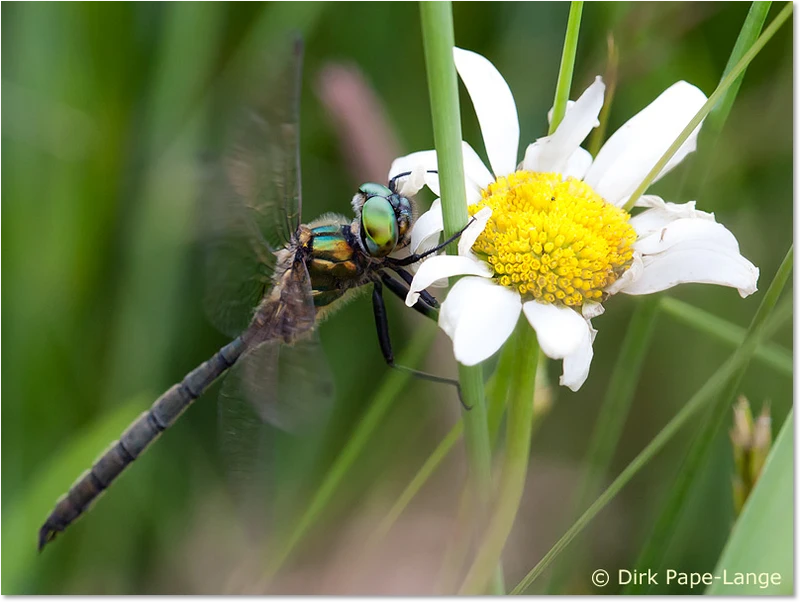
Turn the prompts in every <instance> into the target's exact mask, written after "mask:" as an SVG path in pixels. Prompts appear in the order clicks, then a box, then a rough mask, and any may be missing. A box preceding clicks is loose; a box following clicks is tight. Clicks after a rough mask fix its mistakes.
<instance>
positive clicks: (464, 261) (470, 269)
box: [406, 255, 493, 307]
mask: <svg viewBox="0 0 800 602" xmlns="http://www.w3.org/2000/svg"><path fill="white" fill-rule="evenodd" d="M461 274H468V275H473V276H483V277H484V278H489V277H491V276H492V274H493V272H492V269H491V268H490V267H489V266H488V265H487V264H485V263H484V262H482V261H478V260H476V259H473V258H472V257H462V256H460V255H436V256H435V257H431V258H430V259H427V260H426V261H423V262H422V265H420V266H419V269H418V270H417V273H416V274H414V279H413V280H412V281H411V286H410V287H409V291H408V295H406V305H408V306H409V307H411V306H412V305H414V303H416V302H417V300H418V299H419V292H420V291H422V290H425V289H426V288H428V287H429V286H430V285H431V283H433V282H436V281H437V280H439V279H440V278H449V277H450V276H458V275H461Z"/></svg>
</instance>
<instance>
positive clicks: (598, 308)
mask: <svg viewBox="0 0 800 602" xmlns="http://www.w3.org/2000/svg"><path fill="white" fill-rule="evenodd" d="M605 311H606V308H605V307H603V306H602V305H601V304H600V303H595V302H594V301H586V302H584V304H583V305H582V306H581V315H583V317H584V318H586V319H587V320H591V319H592V318H596V317H597V316H602V315H603V314H604V313H605Z"/></svg>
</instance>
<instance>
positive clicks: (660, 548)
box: [625, 246, 794, 594]
mask: <svg viewBox="0 0 800 602" xmlns="http://www.w3.org/2000/svg"><path fill="white" fill-rule="evenodd" d="M793 250H794V247H793V246H792V247H790V248H789V251H788V252H787V254H786V256H785V257H784V259H783V262H782V263H781V265H780V267H779V268H778V271H777V273H776V274H775V277H774V278H773V279H772V283H771V284H770V286H769V289H767V292H766V294H765V295H764V299H762V301H761V304H760V305H759V307H758V310H757V311H756V314H755V316H753V320H752V322H751V323H750V327H749V328H748V329H747V336H746V337H745V343H748V342H749V341H750V340H752V338H753V336H754V333H755V332H757V331H758V329H760V328H761V327H762V326H763V324H764V322H765V321H766V319H767V318H768V317H769V315H770V314H771V313H772V311H773V310H774V309H775V304H776V303H777V302H778V298H779V297H780V295H781V293H782V292H783V289H784V287H785V285H786V282H787V281H788V280H789V276H790V274H791V273H792V266H793V263H794V252H793ZM748 363H749V358H748V360H745V361H744V362H743V363H742V364H741V366H739V367H738V368H737V370H736V371H735V372H734V373H733V374H732V376H731V378H730V379H729V381H728V383H727V384H726V386H725V387H724V389H723V390H722V392H721V393H720V394H719V395H717V396H716V399H715V402H714V404H713V405H712V407H711V409H710V410H709V414H708V416H707V419H706V421H705V423H704V424H703V426H702V427H701V429H700V432H699V433H698V434H697V436H696V437H695V439H694V441H693V442H692V445H691V447H690V448H689V451H688V452H687V454H686V458H685V459H684V461H683V464H682V466H681V469H680V471H679V472H678V475H677V477H676V478H675V482H674V483H673V485H672V487H670V488H669V494H668V496H669V497H668V498H667V501H666V502H665V504H664V506H663V509H662V510H661V513H660V514H659V516H658V519H657V520H656V523H655V526H654V527H653V531H652V533H651V535H650V537H649V538H648V539H647V541H646V543H645V545H644V547H643V548H642V551H641V553H640V554H639V558H638V559H637V562H636V569H637V570H641V569H643V568H653V569H658V568H660V567H661V565H662V564H663V563H664V559H665V558H666V555H667V551H668V550H669V546H670V544H671V543H672V537H673V535H674V533H675V531H676V528H677V525H678V522H679V521H680V520H681V517H682V516H683V509H684V507H685V505H686V499H687V498H688V496H689V493H690V491H691V489H692V486H693V485H694V483H695V481H696V479H697V476H698V475H699V474H700V470H701V469H702V467H703V466H705V463H706V461H707V458H708V454H709V451H710V449H711V446H712V444H713V442H714V440H715V438H716V436H717V433H718V432H719V429H720V428H721V426H722V424H723V423H724V422H725V419H726V417H727V416H728V411H729V409H730V407H731V405H732V403H733V399H734V397H735V396H736V394H737V393H738V391H739V386H740V385H741V382H742V378H743V377H744V373H745V371H746V370H747V365H748ZM647 589H649V588H648V587H647V586H646V585H628V586H627V587H626V589H625V593H631V594H637V593H644V592H645V590H647Z"/></svg>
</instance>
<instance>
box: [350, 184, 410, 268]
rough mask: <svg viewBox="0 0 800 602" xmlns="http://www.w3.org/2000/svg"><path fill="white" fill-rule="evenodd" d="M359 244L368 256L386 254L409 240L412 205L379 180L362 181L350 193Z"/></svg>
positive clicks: (382, 255) (384, 255)
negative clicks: (353, 194) (356, 188)
mask: <svg viewBox="0 0 800 602" xmlns="http://www.w3.org/2000/svg"><path fill="white" fill-rule="evenodd" d="M353 209H354V210H355V212H356V216H357V219H358V220H359V222H360V223H359V226H360V228H359V229H360V231H361V246H362V247H363V249H364V251H365V252H366V253H367V254H368V255H370V256H371V257H386V256H387V255H389V254H390V253H391V252H392V251H394V250H395V249H397V248H400V247H404V246H406V245H407V244H408V243H409V233H410V230H411V222H412V221H413V219H414V209H413V206H412V204H411V201H409V200H408V199H407V198H406V197H404V196H402V195H401V194H399V193H398V192H396V191H394V190H391V189H390V188H387V187H386V186H384V185H382V184H375V183H372V182H368V183H366V184H363V185H361V187H360V188H359V189H358V193H356V195H355V196H354V197H353Z"/></svg>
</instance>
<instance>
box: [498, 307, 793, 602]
mask: <svg viewBox="0 0 800 602" xmlns="http://www.w3.org/2000/svg"><path fill="white" fill-rule="evenodd" d="M791 316H792V303H791V300H790V299H786V300H784V301H783V302H782V303H781V304H780V305H779V306H778V307H777V308H776V310H775V311H774V312H773V313H772V315H771V316H770V317H769V319H768V320H767V321H766V322H764V323H763V324H760V325H759V327H758V328H756V329H755V331H754V332H753V336H752V337H750V338H749V339H748V340H747V341H745V342H744V343H743V344H742V346H741V347H739V348H738V349H737V350H736V351H735V352H734V353H733V355H732V356H731V357H730V358H728V360H727V361H725V363H724V364H723V365H722V366H720V368H719V369H717V371H716V372H714V374H713V375H711V377H710V378H709V379H708V380H707V381H706V382H705V384H704V385H703V386H702V387H700V389H699V390H698V391H697V392H696V393H695V394H694V395H693V396H692V397H691V399H689V401H688V402H687V403H686V404H685V405H684V406H683V408H681V410H680V411H679V412H678V413H677V414H676V415H675V416H674V417H673V418H672V420H670V421H669V422H668V423H667V424H666V426H664V428H663V429H661V431H660V432H659V433H658V434H657V435H656V436H655V437H654V438H653V440H652V441H650V443H648V444H647V446H646V447H645V448H644V449H643V450H642V451H641V452H639V454H638V455H637V456H636V457H635V458H634V459H633V460H632V461H631V463H630V464H628V466H626V467H625V469H624V470H623V471H622V472H621V473H620V475H619V476H618V477H617V478H616V479H614V481H613V482H612V483H611V484H610V485H609V486H608V487H607V488H606V489H605V491H603V493H602V494H600V496H599V497H598V498H597V499H596V500H595V501H594V502H593V503H592V505H591V506H589V508H587V509H586V511H585V512H584V513H583V514H582V515H581V517H580V518H579V519H578V520H577V521H575V523H574V524H573V525H572V526H571V527H570V528H569V529H567V531H566V532H565V533H564V535H562V536H561V538H560V539H559V540H558V541H557V542H556V544H555V545H554V546H553V547H552V548H550V550H549V551H548V552H547V553H546V554H545V555H544V557H543V558H542V559H541V560H540V561H539V562H538V564H536V566H534V567H533V568H532V569H531V570H530V572H528V574H527V575H525V577H524V578H523V579H522V581H520V582H519V583H518V584H517V586H516V587H515V588H514V589H513V590H512V591H511V593H512V594H522V593H524V592H525V590H527V589H528V588H529V587H530V586H531V584H532V583H533V582H534V581H535V580H536V579H537V578H538V577H539V576H541V574H542V573H543V572H544V571H545V570H546V569H547V567H548V566H550V564H551V563H552V562H553V560H555V559H556V558H557V557H558V555H559V554H561V552H563V551H564V549H565V548H566V547H567V546H568V545H569V544H570V543H571V542H572V540H573V539H575V537H577V536H578V535H579V534H580V533H581V532H582V531H583V529H584V528H586V526H587V525H588V524H589V523H590V522H591V521H592V519H594V518H595V517H596V516H597V515H598V514H599V513H600V511H602V510H603V509H604V508H605V507H606V506H607V505H608V504H609V502H611V500H613V499H614V498H615V497H616V496H617V494H618V493H619V492H620V491H621V490H622V488H623V487H625V485H627V484H628V482H630V480H631V479H632V478H633V477H634V476H636V474H638V472H639V471H640V470H641V469H642V468H644V467H645V466H646V465H647V463H648V462H649V461H650V460H651V459H652V458H653V457H654V456H655V455H656V454H657V453H658V452H660V451H661V449H663V447H664V446H665V445H666V444H667V443H668V442H669V441H670V440H671V439H672V438H673V437H674V436H675V434H676V433H677V432H678V431H679V430H680V429H681V428H683V427H684V426H685V425H686V424H687V423H688V422H689V421H690V419H692V418H693V417H694V416H695V415H696V414H697V412H698V411H700V410H701V409H703V408H705V407H706V406H707V404H708V403H710V402H711V401H712V400H713V399H714V396H715V395H716V394H717V393H718V392H719V391H720V390H721V389H722V387H724V386H725V384H726V383H727V382H728V381H729V379H730V378H731V377H732V376H733V375H734V374H735V373H736V371H737V370H738V369H739V368H740V367H741V366H743V365H744V364H745V363H746V362H747V361H748V360H749V359H750V357H751V356H752V355H753V353H754V352H755V349H756V347H757V346H758V343H759V342H760V341H762V340H765V339H766V338H768V337H769V336H771V335H772V334H774V333H775V332H776V331H777V330H778V329H779V328H780V327H781V326H783V325H784V324H785V322H786V321H787V320H788V319H789V318H791Z"/></svg>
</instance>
